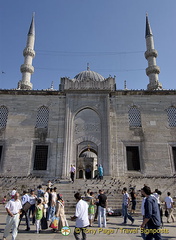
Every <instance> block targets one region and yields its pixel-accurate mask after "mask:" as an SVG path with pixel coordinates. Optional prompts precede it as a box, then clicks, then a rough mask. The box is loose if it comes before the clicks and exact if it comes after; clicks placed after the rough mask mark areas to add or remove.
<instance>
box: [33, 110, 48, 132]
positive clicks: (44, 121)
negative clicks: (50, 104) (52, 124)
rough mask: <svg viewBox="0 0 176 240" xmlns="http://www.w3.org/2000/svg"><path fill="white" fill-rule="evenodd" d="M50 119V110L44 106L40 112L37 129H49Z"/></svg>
mask: <svg viewBox="0 0 176 240" xmlns="http://www.w3.org/2000/svg"><path fill="white" fill-rule="evenodd" d="M48 119H49V109H48V108H47V107H45V106H42V107H40V108H39V110H38V114H37V122H36V128H47V127H48Z"/></svg>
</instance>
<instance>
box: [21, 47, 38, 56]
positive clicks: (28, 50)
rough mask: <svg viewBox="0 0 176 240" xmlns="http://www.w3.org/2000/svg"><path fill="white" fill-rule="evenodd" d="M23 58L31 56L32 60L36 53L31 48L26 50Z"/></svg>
mask: <svg viewBox="0 0 176 240" xmlns="http://www.w3.org/2000/svg"><path fill="white" fill-rule="evenodd" d="M23 56H24V57H26V56H31V57H32V58H34V57H35V51H34V50H33V49H31V48H29V47H27V48H25V49H24V51H23Z"/></svg>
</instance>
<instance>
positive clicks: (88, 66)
mask: <svg viewBox="0 0 176 240" xmlns="http://www.w3.org/2000/svg"><path fill="white" fill-rule="evenodd" d="M87 71H90V65H89V63H87Z"/></svg>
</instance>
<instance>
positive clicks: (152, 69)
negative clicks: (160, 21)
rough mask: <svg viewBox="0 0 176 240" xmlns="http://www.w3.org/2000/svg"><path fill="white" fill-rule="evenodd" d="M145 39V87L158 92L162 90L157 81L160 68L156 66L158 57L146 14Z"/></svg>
mask: <svg viewBox="0 0 176 240" xmlns="http://www.w3.org/2000/svg"><path fill="white" fill-rule="evenodd" d="M145 39H146V47H147V51H146V52H145V58H146V59H147V61H148V68H146V74H147V76H148V77H149V84H148V85H147V89H148V90H160V89H162V84H161V83H160V82H159V81H158V74H159V73H160V68H159V67H158V66H157V65H156V58H157V56H158V52H157V51H156V50H155V48H154V40H153V34H152V29H151V27H150V23H149V20H148V14H146V30H145Z"/></svg>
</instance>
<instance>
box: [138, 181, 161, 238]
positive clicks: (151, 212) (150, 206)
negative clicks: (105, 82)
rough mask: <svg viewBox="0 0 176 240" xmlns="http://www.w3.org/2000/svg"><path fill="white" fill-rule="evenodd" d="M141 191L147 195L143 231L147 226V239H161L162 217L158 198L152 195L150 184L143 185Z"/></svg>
mask: <svg viewBox="0 0 176 240" xmlns="http://www.w3.org/2000/svg"><path fill="white" fill-rule="evenodd" d="M141 193H142V195H144V196H145V197H146V200H145V203H144V209H145V215H144V219H143V222H142V224H141V228H142V231H143V230H144V228H145V227H147V229H146V230H147V231H146V234H147V235H146V240H152V239H153V238H154V239H156V240H161V239H162V237H161V234H160V231H159V228H160V225H161V218H160V212H159V207H158V203H157V200H156V198H155V197H154V196H152V195H151V189H150V187H148V186H145V187H143V188H142V189H141Z"/></svg>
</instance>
